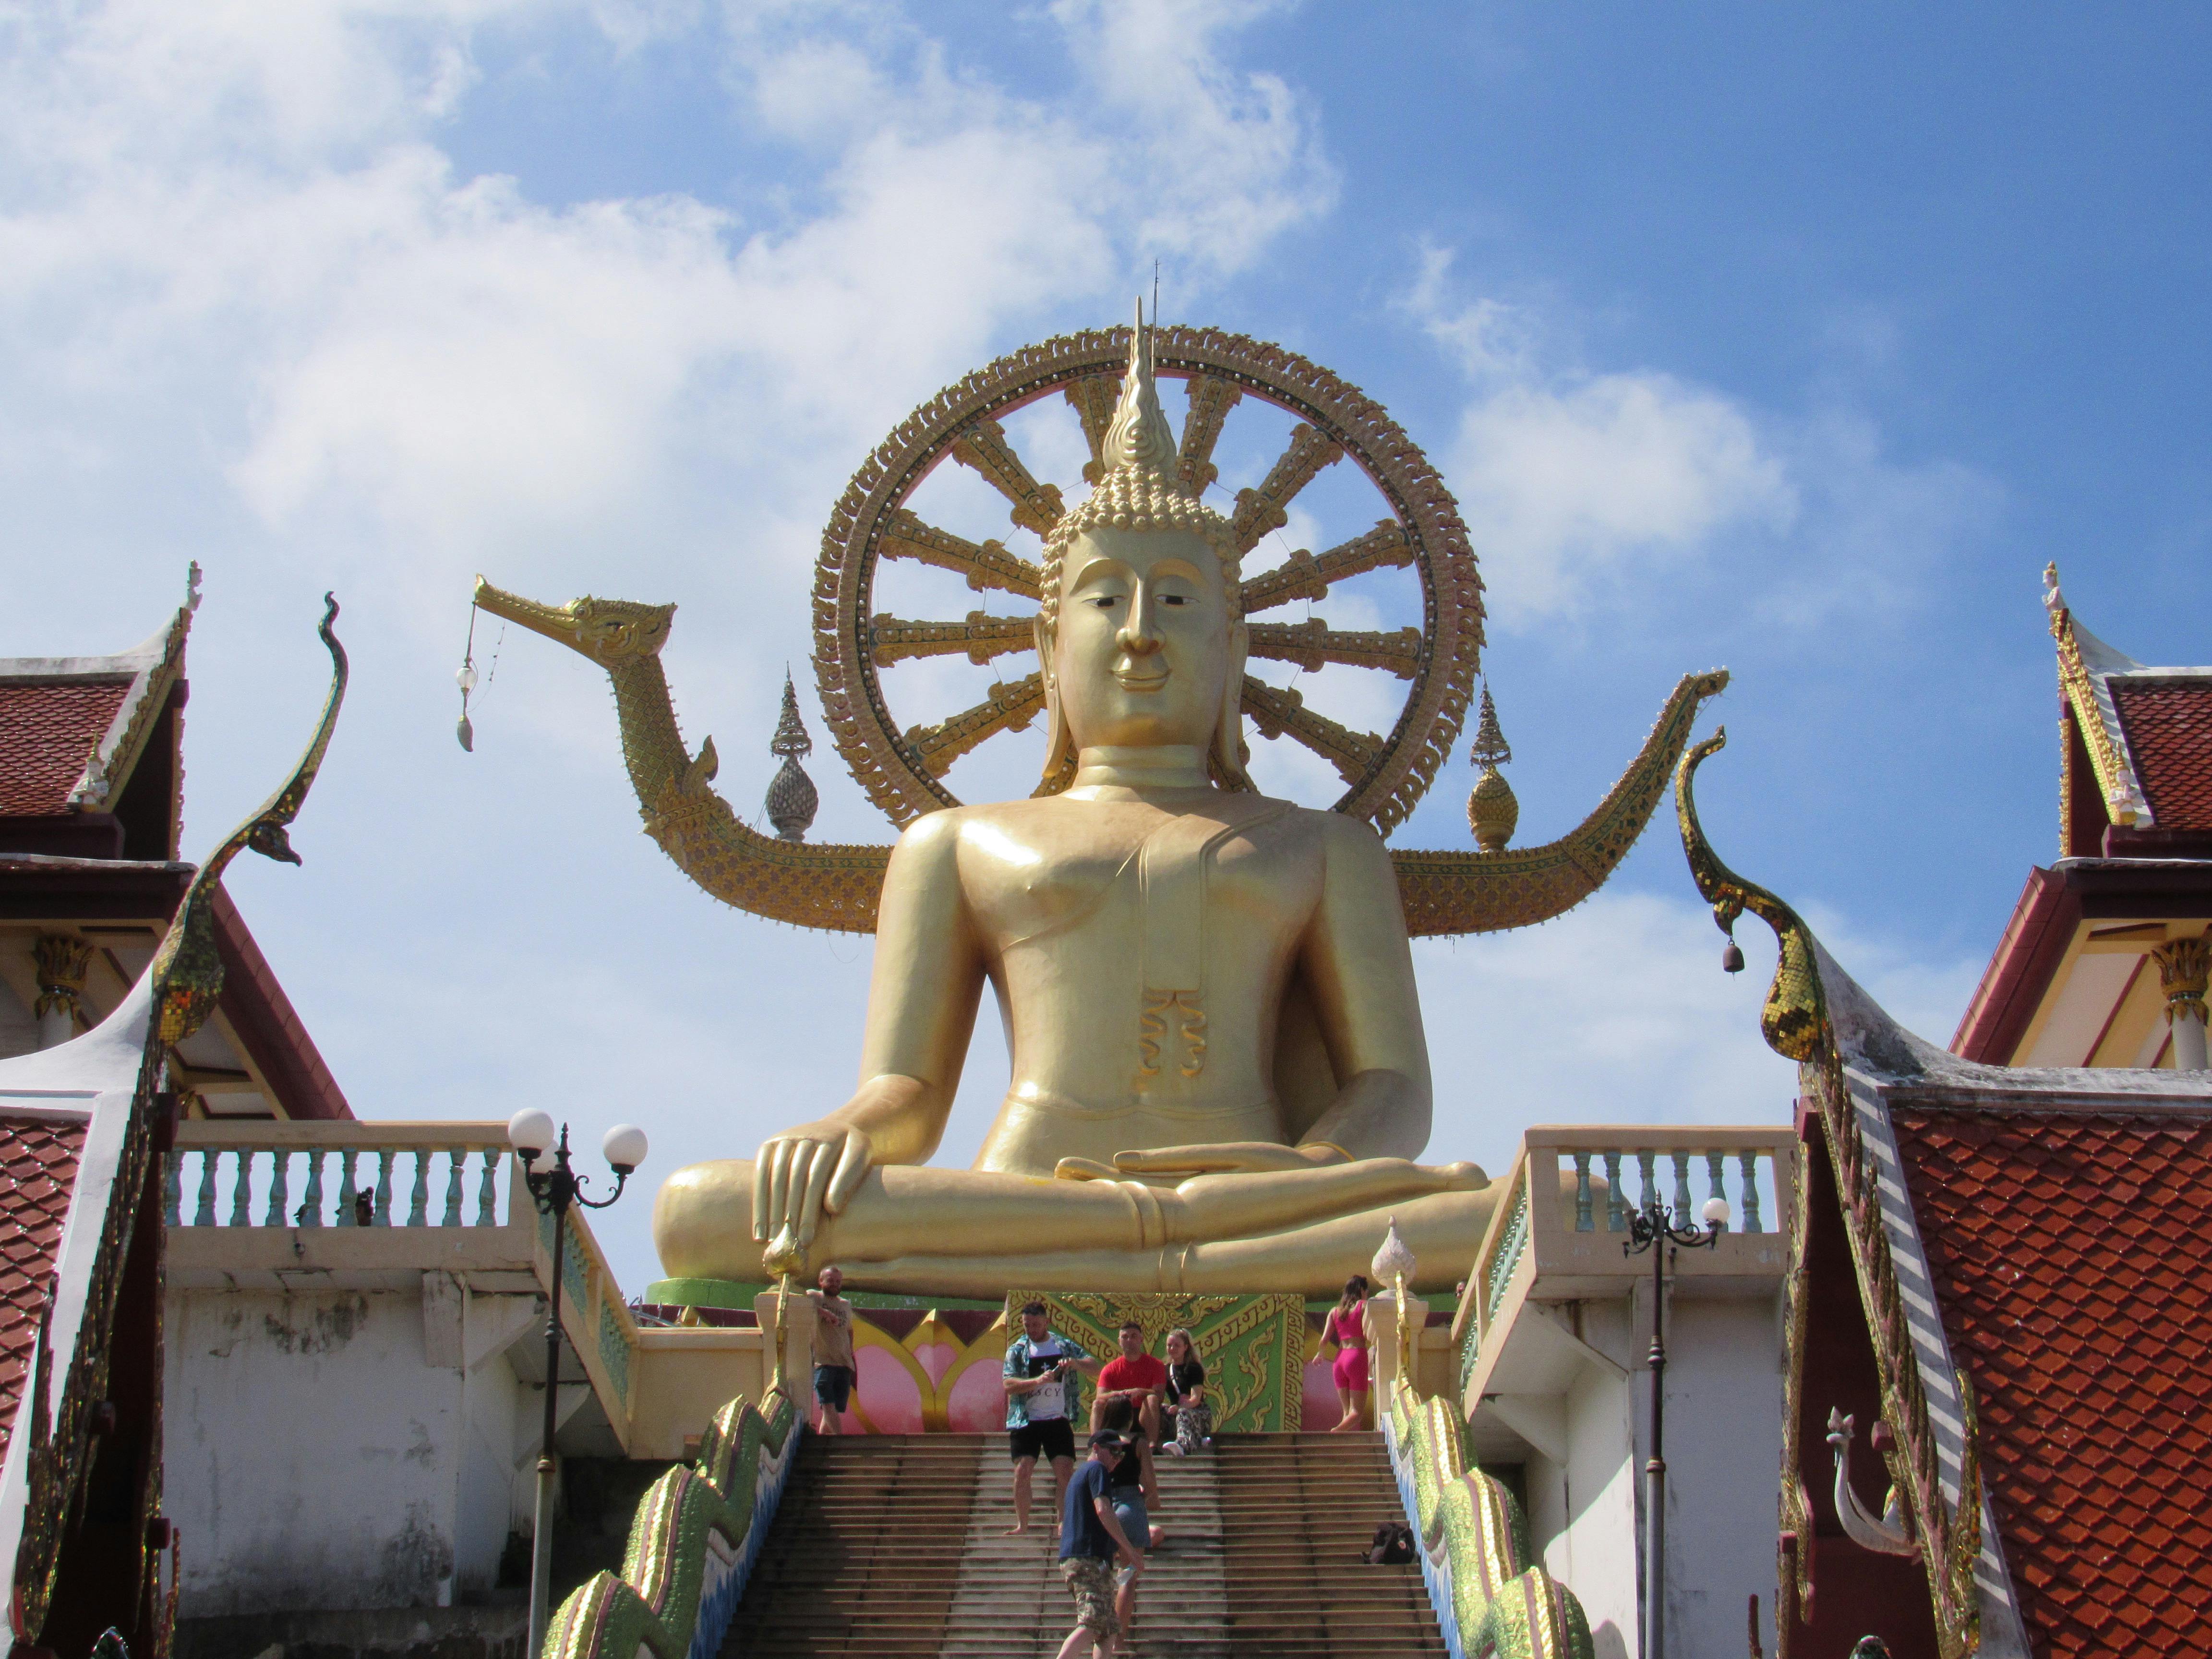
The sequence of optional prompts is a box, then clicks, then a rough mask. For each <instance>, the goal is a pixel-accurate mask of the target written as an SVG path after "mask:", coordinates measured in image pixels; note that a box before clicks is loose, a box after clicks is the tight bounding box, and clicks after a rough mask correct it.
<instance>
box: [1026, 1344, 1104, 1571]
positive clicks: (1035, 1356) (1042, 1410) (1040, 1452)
mask: <svg viewBox="0 0 2212 1659" xmlns="http://www.w3.org/2000/svg"><path fill="white" fill-rule="evenodd" d="M1097 1375H1098V1362H1097V1360H1095V1359H1093V1358H1091V1357H1090V1355H1088V1354H1086V1353H1085V1352H1083V1350H1082V1349H1080V1348H1079V1347H1077V1346H1075V1345H1074V1344H1073V1342H1070V1341H1069V1340H1067V1339H1066V1338H1065V1337H1063V1336H1059V1335H1055V1334H1054V1332H1053V1330H1052V1328H1051V1327H1050V1326H1049V1325H1048V1324H1047V1323H1046V1321H1045V1308H1044V1304H1043V1303H1042V1302H1032V1303H1030V1304H1029V1305H1028V1306H1027V1307H1025V1308H1024V1309H1023V1310H1022V1334H1020V1335H1019V1336H1018V1337H1016V1338H1015V1339H1014V1340H1013V1344H1012V1346H1010V1347H1009V1348H1007V1350H1006V1442H1007V1450H1008V1452H1009V1453H1010V1454H1011V1455H1012V1457H1013V1460H1014V1524H1013V1525H1012V1527H1011V1528H1008V1529H1007V1533H1006V1535H1007V1536H1008V1537H1010V1538H1011V1537H1012V1536H1013V1535H1014V1534H1016V1533H1021V1532H1027V1531H1028V1530H1029V1527H1030V1477H1031V1475H1032V1474H1034V1473H1035V1472H1036V1463H1037V1459H1038V1458H1039V1457H1042V1458H1044V1459H1045V1460H1046V1461H1047V1462H1049V1463H1050V1464H1051V1465H1052V1506H1053V1513H1054V1515H1055V1516H1056V1515H1058V1514H1059V1512H1060V1504H1062V1503H1063V1502H1064V1501H1065V1500H1066V1496H1067V1478H1068V1476H1069V1475H1070V1474H1073V1473H1074V1471H1075V1429H1074V1425H1073V1421H1072V1419H1073V1417H1074V1414H1075V1398H1076V1391H1077V1389H1078V1388H1079V1383H1078V1381H1077V1379H1078V1377H1079V1376H1097ZM1058 1530H1059V1528H1058V1525H1057V1523H1055V1524H1054V1531H1055V1532H1056V1531H1058Z"/></svg>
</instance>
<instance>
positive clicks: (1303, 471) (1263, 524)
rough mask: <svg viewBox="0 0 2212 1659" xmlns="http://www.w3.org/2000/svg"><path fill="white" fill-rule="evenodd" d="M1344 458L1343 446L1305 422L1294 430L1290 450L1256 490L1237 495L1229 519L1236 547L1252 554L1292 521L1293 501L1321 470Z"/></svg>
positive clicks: (1243, 490) (1282, 455)
mask: <svg viewBox="0 0 2212 1659" xmlns="http://www.w3.org/2000/svg"><path fill="white" fill-rule="evenodd" d="M1343 458H1344V450H1343V448H1342V447H1341V446H1340V445H1338V444H1336V443H1334V442H1333V441H1331V440H1329V439H1328V438H1325V437H1323V436H1322V435H1321V434H1320V433H1319V432H1317V431H1316V430H1315V429H1314V428H1312V427H1310V426H1308V425H1307V424H1306V423H1305V422H1304V421H1301V422H1298V423H1297V425H1296V426H1294V427H1292V428H1291V444H1290V447H1289V448H1287V449H1285V451H1284V452H1283V453H1282V454H1281V455H1280V456H1279V457H1278V458H1277V459H1276V461H1275V464H1274V465H1273V466H1272V467H1270V468H1268V469H1267V477H1264V478H1262V479H1261V481H1260V487H1259V488H1258V489H1240V490H1238V491H1237V513H1236V516H1235V517H1234V518H1233V519H1231V520H1230V526H1231V529H1232V530H1233V531H1234V532H1235V534H1236V539H1237V546H1238V547H1239V548H1241V549H1243V550H1244V551H1245V552H1247V553H1249V552H1250V551H1251V550H1253V549H1254V548H1255V547H1257V546H1258V545H1259V544H1260V538H1261V537H1262V536H1264V535H1266V534H1267V532H1269V531H1271V530H1280V529H1281V528H1282V527H1283V526H1285V525H1286V524H1288V523H1289V522H1290V511H1289V508H1290V504H1291V499H1292V498H1293V497H1294V496H1296V495H1297V493H1298V491H1300V490H1301V489H1304V488H1305V487H1306V486H1307V485H1308V484H1310V483H1312V482H1313V481H1314V475H1315V474H1316V473H1318V472H1319V471H1321V470H1322V468H1323V467H1325V466H1328V465H1332V464H1334V462H1336V461H1339V460H1341V459H1343Z"/></svg>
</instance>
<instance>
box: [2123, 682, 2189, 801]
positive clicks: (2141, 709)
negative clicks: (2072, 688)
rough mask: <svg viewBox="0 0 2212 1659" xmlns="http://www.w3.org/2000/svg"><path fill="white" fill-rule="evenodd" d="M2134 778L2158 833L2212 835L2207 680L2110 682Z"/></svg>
mask: <svg viewBox="0 0 2212 1659" xmlns="http://www.w3.org/2000/svg"><path fill="white" fill-rule="evenodd" d="M2111 684H2112V701H2113V703H2114V705H2115V706H2116V707H2117V708H2118V710H2119V715H2120V725H2121V726H2122V728H2123V729H2124V730H2125V732H2127V734H2128V749H2129V751H2130V754H2132V755H2133V757H2134V758H2135V763H2136V780H2137V781H2139V782H2140V783H2141V784H2142V792H2143V794H2144V796H2145V798H2146V799H2148V801H2149V802H2150V810H2151V816H2152V817H2153V818H2154V819H2155V820H2156V821H2157V823H2158V827H2159V828H2160V829H2212V678H2206V677H2203V676H2191V677H2189V678H2173V679H2168V680H2157V679H2148V678H2144V677H2142V676H2141V675H2130V676H2126V677H2124V678H2122V677H2118V676H2116V677H2114V678H2113V679H2112V682H2111Z"/></svg>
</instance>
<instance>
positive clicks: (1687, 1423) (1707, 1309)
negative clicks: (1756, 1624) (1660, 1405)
mask: <svg viewBox="0 0 2212 1659" xmlns="http://www.w3.org/2000/svg"><path fill="white" fill-rule="evenodd" d="M1782 1369H1783V1329H1782V1318H1781V1310H1780V1306H1779V1303H1778V1298H1777V1297H1773V1296H1771V1295H1765V1294H1762V1295H1760V1296H1758V1297H1747V1298H1743V1299H1716V1298H1709V1297H1682V1296H1675V1297H1671V1298H1670V1299H1669V1302H1668V1310H1667V1420H1666V1434H1667V1439H1666V1448H1665V1449H1666V1454H1667V1648H1668V1652H1669V1653H1670V1654H1672V1655H1675V1656H1678V1659H1679V1656H1682V1655H1687V1654H1711V1653H1735V1652H1739V1651H1741V1650H1743V1649H1744V1645H1745V1626H1744V1613H1745V1610H1746V1605H1747V1599H1748V1598H1749V1597H1751V1596H1753V1595H1756V1596H1758V1597H1759V1619H1760V1623H1761V1626H1762V1627H1763V1628H1764V1630H1765V1632H1766V1634H1765V1636H1764V1637H1763V1638H1761V1639H1762V1640H1764V1641H1768V1642H1771V1640H1772V1639H1773V1618H1774V1583H1775V1558H1774V1541H1775V1529H1776V1527H1777V1525H1778V1522H1777V1521H1776V1519H1775V1516H1776V1513H1777V1511H1776V1507H1775V1506H1776V1501H1777V1494H1778V1489H1779V1484H1780V1480H1781V1468H1782ZM1636 1388H1637V1390H1638V1395H1645V1394H1646V1393H1647V1391H1648V1390H1649V1389H1650V1373H1649V1372H1648V1371H1643V1372H1639V1373H1638V1377H1637V1380H1636ZM1642 1415H1643V1413H1641V1412H1639V1413H1638V1417H1639V1419H1641V1417H1642ZM1638 1426H1639V1431H1644V1432H1645V1433H1646V1434H1648V1425H1644V1424H1642V1423H1641V1421H1640V1420H1639V1425H1638ZM1647 1443H1648V1441H1647ZM1644 1455H1646V1454H1645V1453H1644V1452H1643V1451H1641V1450H1639V1451H1638V1455H1637V1465H1638V1468H1641V1467H1642V1464H1643V1459H1644Z"/></svg>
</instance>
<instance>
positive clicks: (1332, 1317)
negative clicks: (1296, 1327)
mask: <svg viewBox="0 0 2212 1659" xmlns="http://www.w3.org/2000/svg"><path fill="white" fill-rule="evenodd" d="M1322 1334H1323V1335H1324V1336H1326V1337H1327V1339H1328V1340H1329V1341H1331V1342H1334V1343H1335V1344H1336V1364H1334V1366H1333V1367H1332V1368H1331V1375H1333V1376H1334V1377H1335V1379H1336V1397H1337V1400H1338V1401H1339V1402H1340V1404H1341V1405H1342V1406H1343V1407H1344V1419H1343V1421H1341V1422H1340V1423H1339V1424H1338V1425H1336V1426H1335V1427H1334V1428H1333V1429H1331V1430H1330V1431H1329V1432H1330V1433H1331V1434H1342V1433H1344V1432H1345V1431H1346V1430H1348V1429H1364V1428H1365V1427H1366V1426H1367V1418H1366V1412H1367V1277H1366V1275H1365V1274H1364V1273H1354V1274H1352V1277H1351V1278H1350V1279H1346V1281H1345V1284H1344V1294H1343V1295H1342V1296H1340V1297H1338V1298H1337V1302H1336V1306H1335V1307H1334V1308H1332V1309H1330V1310H1329V1314H1328V1323H1327V1324H1326V1325H1325V1326H1324V1327H1323V1328H1322Z"/></svg>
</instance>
